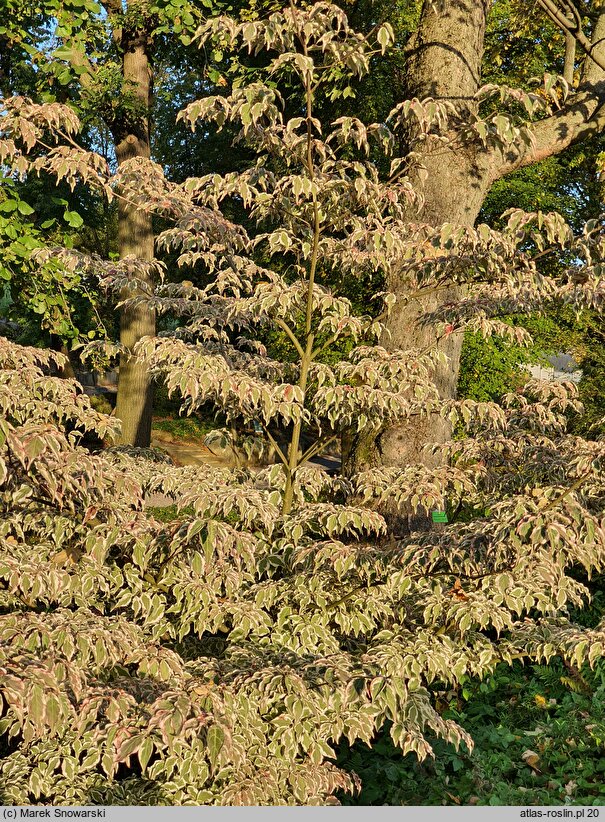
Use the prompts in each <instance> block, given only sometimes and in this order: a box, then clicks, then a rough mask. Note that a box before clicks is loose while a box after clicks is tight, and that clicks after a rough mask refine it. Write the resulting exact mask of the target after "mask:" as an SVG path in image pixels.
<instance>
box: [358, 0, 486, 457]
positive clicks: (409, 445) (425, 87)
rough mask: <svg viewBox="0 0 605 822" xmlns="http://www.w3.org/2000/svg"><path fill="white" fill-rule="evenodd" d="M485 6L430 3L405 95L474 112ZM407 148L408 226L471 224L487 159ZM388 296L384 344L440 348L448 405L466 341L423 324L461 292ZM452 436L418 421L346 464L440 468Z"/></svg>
mask: <svg viewBox="0 0 605 822" xmlns="http://www.w3.org/2000/svg"><path fill="white" fill-rule="evenodd" d="M487 7H488V2H487V0H442V2H439V0H437V2H435V0H425V3H424V6H423V8H422V13H421V17H420V23H419V27H418V30H417V31H416V33H415V35H414V37H413V38H412V40H411V42H410V44H409V45H408V49H407V50H408V54H407V58H408V59H407V66H406V68H407V75H406V84H407V88H406V90H405V91H406V96H407V97H408V98H409V99H411V98H413V97H417V98H419V99H421V100H422V99H424V98H426V97H432V98H434V99H437V100H447V101H450V102H451V103H453V105H455V106H456V108H457V110H458V111H459V112H460V114H461V115H462V116H464V114H465V112H470V111H473V110H474V108H475V103H474V101H473V97H474V95H475V93H476V91H477V89H478V88H479V86H480V79H481V60H482V57H483V40H484V35H485V23H486V14H487ZM453 142H454V141H452V143H453ZM408 148H409V149H410V150H412V151H415V152H416V153H417V154H418V155H419V162H420V163H421V165H422V166H424V169H426V179H425V180H424V182H420V178H418V179H417V180H416V187H417V188H418V189H419V190H420V192H421V193H422V196H423V206H422V208H421V210H420V212H419V213H415V214H410V222H423V223H427V224H429V225H431V226H434V227H437V226H441V225H443V223H457V224H463V225H469V226H470V225H473V223H474V222H475V220H476V218H477V215H478V214H479V210H480V209H481V206H482V204H483V200H484V198H485V196H486V194H487V192H488V190H489V186H490V185H491V177H490V167H489V164H488V162H487V156H486V155H485V154H484V153H481V152H479V151H477V150H476V149H473V148H469V149H467V150H465V149H464V148H463V149H462V150H461V148H460V145H453V144H452V145H444V143H443V142H440V141H437V140H435V141H430V140H429V141H420V140H416V139H415V136H414V134H410V135H409V137H408ZM389 289H390V290H391V291H392V292H394V293H395V294H396V295H397V303H396V305H395V308H394V310H393V313H392V315H391V317H390V319H389V321H388V323H387V328H388V331H389V335H387V336H385V339H384V341H383V344H384V345H385V347H387V348H390V349H428V348H431V347H433V346H436V345H438V346H439V348H440V349H441V350H442V351H443V352H444V353H445V354H446V356H447V358H448V364H447V366H446V367H443V368H440V369H439V371H438V373H436V374H435V375H434V378H435V382H436V384H437V386H438V388H439V392H440V394H441V396H442V397H443V398H444V399H448V398H452V397H454V396H455V393H456V384H457V380H458V368H459V362H460V351H461V347H462V335H460V334H452V335H450V336H449V337H447V338H445V339H443V340H440V341H438V339H437V332H436V329H435V328H434V326H431V325H426V324H423V323H422V318H423V316H424V315H426V314H427V312H431V311H434V310H435V309H437V308H438V307H439V306H440V305H442V304H444V303H447V302H452V301H453V300H455V299H456V297H457V296H458V290H457V288H456V287H455V286H452V287H451V289H446V290H441V291H439V292H438V293H436V294H433V295H431V296H427V297H425V298H422V299H418V298H414V299H408V298H407V294H409V293H410V290H413V289H410V286H409V284H408V283H407V282H406V280H405V279H404V278H403V277H402V276H401V275H400V274H398V273H395V274H393V275H392V277H391V281H390V282H389ZM449 435H450V426H449V424H448V423H447V422H446V421H445V420H443V419H441V418H440V417H436V416H431V417H427V418H424V419H420V420H419V419H418V418H415V419H414V421H413V423H410V424H407V425H401V426H399V427H397V428H391V429H388V430H386V431H384V432H383V433H382V434H381V435H380V436H379V437H377V438H376V439H373V438H371V439H372V440H373V442H372V443H370V441H369V440H368V439H366V440H365V441H362V440H360V439H359V438H358V439H357V440H356V441H355V442H345V443H343V445H344V449H343V450H344V451H345V454H344V458H345V464H346V465H347V469H348V471H355V470H358V469H359V468H361V467H363V466H364V465H368V464H370V465H372V464H374V465H376V464H383V465H398V466H404V465H406V464H410V463H418V462H421V463H424V464H428V465H435V464H438V463H439V462H440V459H439V455H436V456H430V455H429V454H428V453H425V452H424V451H423V446H424V445H426V444H427V443H433V442H444V441H445V440H447V439H448V438H449Z"/></svg>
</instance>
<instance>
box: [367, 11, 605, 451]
mask: <svg viewBox="0 0 605 822" xmlns="http://www.w3.org/2000/svg"><path fill="white" fill-rule="evenodd" d="M502 5H506V6H507V7H508V9H509V10H510V11H513V12H514V11H515V7H514V6H512V7H511V5H510V4H501V5H499V4H496V6H495V7H494V8H492V4H488V3H486V2H482V0H443V1H442V2H438V3H434V2H428V1H427V2H425V3H424V4H423V5H422V9H421V12H420V17H419V21H418V25H417V27H416V29H415V30H414V32H413V34H412V36H411V38H410V40H409V41H408V42H407V43H406V44H405V47H404V48H403V54H404V56H405V67H406V71H405V78H406V79H405V83H406V94H405V96H406V97H409V98H414V97H417V98H418V99H424V98H432V99H434V100H435V101H439V102H441V103H443V104H446V105H447V106H448V111H449V114H448V117H447V119H446V122H445V124H444V126H443V127H442V128H441V129H440V130H439V129H437V130H436V131H435V132H434V133H433V134H432V135H431V137H430V139H428V140H425V139H424V138H423V137H422V135H418V134H415V133H414V130H413V129H412V130H411V131H410V132H409V133H408V135H407V139H406V144H407V150H409V151H412V152H414V153H415V155H416V157H417V168H418V175H419V176H418V178H417V180H416V184H417V186H418V188H419V190H421V192H422V196H423V203H422V207H421V209H417V208H416V207H411V208H410V217H409V219H410V222H415V221H417V220H420V221H422V222H424V223H427V224H428V225H431V226H433V227H438V226H440V225H441V224H443V223H445V222H453V223H456V224H460V225H473V224H474V222H475V221H476V219H477V216H478V215H479V212H480V210H481V208H482V206H483V203H484V201H485V198H486V196H487V194H488V192H489V191H490V188H491V187H492V186H493V184H494V183H495V182H496V181H497V180H499V179H502V178H504V177H506V176H507V175H509V174H511V173H513V172H515V171H516V170H518V169H521V168H525V167H528V166H531V165H533V164H535V163H537V162H539V161H542V160H544V159H545V158H547V157H552V156H555V155H558V154H559V153H561V152H562V151H565V150H566V149H568V148H569V147H570V146H572V145H574V144H576V143H578V142H579V141H581V140H584V139H586V138H588V137H590V136H592V135H595V134H597V133H598V132H599V131H600V129H601V125H602V120H601V117H602V95H603V88H602V78H603V69H602V68H601V65H600V64H602V62H603V60H602V57H601V53H600V51H599V49H600V48H601V44H602V38H601V34H600V32H601V30H602V28H603V26H605V15H604V13H603V12H602V11H601V10H600V7H598V5H594V6H592V5H591V4H588V5H587V7H586V8H582V9H580V14H579V15H578V17H577V19H579V20H582V22H583V25H585V26H586V31H587V32H588V34H586V33H585V31H584V30H582V29H580V28H573V27H572V29H573V31H572V32H571V33H572V34H573V35H574V36H575V37H576V39H577V41H578V43H579V46H580V47H581V48H578V52H577V60H578V63H577V64H576V68H577V75H576V77H577V86H576V87H574V88H573V89H572V90H571V93H570V95H569V96H568V97H567V99H566V100H565V102H564V103H562V104H561V106H560V107H559V108H558V110H557V111H555V112H554V113H553V114H551V115H550V116H547V117H542V118H539V119H538V120H537V121H536V122H534V123H532V125H531V133H532V135H533V136H532V137H530V136H529V134H528V132H527V131H524V129H523V128H521V129H519V128H518V127H519V126H520V125H521V124H522V120H523V118H522V116H521V119H519V115H520V112H518V111H517V112H516V113H515V111H514V110H511V109H509V110H508V111H505V110H502V109H500V111H498V107H497V106H496V107H495V109H492V116H491V117H490V118H489V123H485V122H484V121H483V120H482V118H481V117H480V115H479V111H480V97H481V93H480V89H481V84H482V80H481V78H482V69H483V59H484V54H485V48H486V40H485V34H486V26H487V23H488V18H489V14H490V13H493V14H495V15H498V14H499V13H500V12H501V10H502ZM567 6H568V7H569V9H570V10H571V5H570V4H567ZM544 15H545V18H544V19H545V20H546V22H547V23H549V22H550V19H551V17H552V16H553V15H550V17H546V11H544ZM555 16H556V15H555ZM509 19H510V18H509ZM534 19H535V16H534ZM574 19H576V18H574ZM556 20H557V25H563V23H562V21H561V19H560V17H556ZM574 26H577V23H574ZM513 31H514V29H513ZM556 31H558V29H556ZM517 34H520V35H522V34H523V31H521V32H519V30H517ZM591 38H592V40H591ZM554 42H555V43H556V42H557V40H556V38H555V40H554ZM558 42H559V43H561V52H560V58H559V59H560V62H559V66H560V70H561V71H562V70H563V69H564V59H563V58H564V38H562V36H561V38H560V39H559V41H558ZM591 42H592V43H594V46H591V45H590V43H591ZM493 44H494V38H493V37H492V40H491V44H490V45H491V46H492V52H491V57H492V58H493V56H494V51H493ZM525 45H527V43H526V44H525ZM543 47H544V46H543V42H542V41H539V42H538V43H537V44H536V43H535V41H534V40H532V48H531V49H530V50H529V54H530V55H532V56H535V54H536V49H537V50H538V51H539V50H540V49H542V48H543ZM514 49H515V45H514V41H513V44H512V45H511V44H510V43H508V44H506V46H505V47H504V52H506V53H508V54H512V53H513V52H514ZM586 49H588V50H590V53H591V57H588V56H586ZM498 53H499V54H500V55H502V54H503V44H502V41H501V42H500V44H499V51H498ZM508 59H509V60H510V58H508ZM595 61H596V62H595ZM510 62H511V63H512V60H511V61H510ZM526 63H529V65H528V69H530V70H531V71H532V75H535V68H536V65H535V61H534V62H532V60H531V59H530V60H528V61H527V60H526ZM523 79H524V80H527V79H529V78H528V77H527V76H525V77H524V78H523ZM484 110H485V109H484ZM480 123H483V124H482V125H480ZM515 124H516V125H515ZM389 288H390V289H391V290H392V291H393V292H394V293H396V294H397V296H398V298H399V299H398V303H397V308H396V310H395V311H394V312H393V314H392V316H391V318H390V319H389V321H388V330H389V332H390V337H389V338H388V340H386V339H385V345H387V346H389V347H391V346H392V347H395V348H399V347H402V348H406V347H408V346H411V345H417V346H420V347H423V346H425V345H432V344H433V343H434V342H435V340H436V338H437V334H438V332H437V331H436V330H435V328H434V327H432V326H431V324H430V323H426V322H424V321H422V322H421V321H420V320H421V319H422V318H423V317H425V315H426V314H427V313H431V312H433V311H435V310H436V309H438V308H439V306H442V305H445V304H447V302H448V301H451V300H455V299H456V297H457V294H458V292H457V290H456V287H455V283H453V282H451V281H450V282H447V281H445V282H443V283H441V285H440V288H439V290H438V291H436V292H433V293H431V294H430V295H429V294H427V295H426V296H425V297H420V298H419V297H415V298H414V299H410V298H409V291H410V289H409V284H408V283H406V282H405V278H403V277H402V276H400V275H399V274H396V273H394V274H393V275H392V278H391V281H390V283H389ZM461 344H462V340H461V338H460V337H459V336H458V335H450V336H448V337H447V338H443V339H442V340H441V341H440V347H441V348H442V350H443V351H444V353H446V354H447V357H448V363H449V364H448V365H447V366H446V367H444V368H442V369H441V370H440V371H439V373H438V374H437V375H436V378H437V380H438V383H439V385H440V390H441V392H442V395H443V396H444V397H452V396H454V395H455V390H456V383H457V376H458V367H459V366H458V364H459V356H460V348H461ZM447 436H448V432H447V425H445V424H444V423H439V421H437V420H427V421H426V422H425V423H424V424H422V425H414V426H413V427H411V428H410V429H401V430H397V429H392V430H389V431H387V432H385V433H383V435H382V436H381V437H379V438H378V440H377V441H376V446H377V447H376V451H375V453H374V456H373V457H371V458H370V459H371V460H374V461H384V462H385V464H393V465H397V464H399V465H400V464H405V463H406V462H407V461H408V460H411V461H415V460H416V459H417V458H418V457H419V454H420V452H421V449H422V446H423V445H424V444H426V443H427V442H431V441H435V440H442V441H443V440H445V439H447ZM366 445H367V443H366ZM367 458H368V456H367V453H366V454H365V455H364V459H367Z"/></svg>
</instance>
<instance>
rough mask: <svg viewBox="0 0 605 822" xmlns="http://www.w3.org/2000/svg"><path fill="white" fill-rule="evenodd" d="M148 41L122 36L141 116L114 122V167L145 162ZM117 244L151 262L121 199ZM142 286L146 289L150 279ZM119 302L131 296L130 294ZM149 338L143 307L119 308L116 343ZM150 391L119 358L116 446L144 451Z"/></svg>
mask: <svg viewBox="0 0 605 822" xmlns="http://www.w3.org/2000/svg"><path fill="white" fill-rule="evenodd" d="M149 45H150V43H149V38H148V36H147V35H146V34H145V33H144V32H140V31H138V32H123V33H122V37H121V46H122V49H123V71H124V80H125V88H126V89H127V90H128V92H129V93H130V94H132V95H133V97H134V98H135V99H136V101H137V102H138V103H139V104H140V106H141V109H142V113H139V114H138V115H137V114H135V116H134V117H133V116H132V114H131V115H130V117H129V119H128V121H121V122H116V123H114V124H113V127H112V131H113V136H114V140H115V148H116V158H117V161H118V165H121V164H122V163H124V162H125V161H126V160H130V159H132V158H134V157H143V158H146V159H149V158H150V156H151V146H150V137H149V108H150V104H151V68H150V62H149ZM118 242H119V251H120V258H124V257H127V256H129V255H134V256H135V257H138V258H139V259H142V260H152V259H153V257H154V238H153V228H152V221H151V216H150V215H148V214H145V213H143V212H142V211H137V210H136V208H134V207H133V206H130V205H128V203H126V202H124V201H123V200H119V202H118ZM147 284H148V285H150V286H151V285H152V282H151V275H150V276H149V282H148V283H147ZM122 296H123V298H124V297H127V296H133V294H132V292H130V293H129V294H123V295H122ZM154 334H155V314H154V312H153V311H151V310H149V309H148V308H147V307H145V306H144V305H140V306H137V307H134V308H123V309H122V312H121V315H120V342H121V343H122V345H123V346H125V348H126V350H127V352H132V349H133V348H134V346H135V344H136V343H137V342H138V341H139V340H140V339H141V337H144V336H148V335H151V336H153V335H154ZM152 402H153V392H152V385H151V381H150V378H149V373H148V369H147V367H146V365H145V364H144V363H143V362H141V361H140V360H138V359H137V358H136V357H134V355H132V354H131V353H125V354H123V355H122V357H121V358H120V374H119V380H118V395H117V403H116V417H117V418H118V419H119V420H121V422H122V433H121V438H120V441H121V442H123V443H127V444H130V445H136V446H140V447H147V446H148V445H149V442H150V439H151V414H152Z"/></svg>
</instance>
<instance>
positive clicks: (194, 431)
mask: <svg viewBox="0 0 605 822" xmlns="http://www.w3.org/2000/svg"><path fill="white" fill-rule="evenodd" d="M218 427H219V425H218V423H217V422H216V421H215V420H212V419H200V418H199V417H172V418H168V419H157V418H156V419H154V421H153V425H152V429H154V430H156V431H166V432H167V433H168V434H171V435H172V437H173V438H174V439H182V440H203V439H204V437H205V436H206V434H208V433H209V432H210V431H213V430H214V429H215V428H218Z"/></svg>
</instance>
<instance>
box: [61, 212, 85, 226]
mask: <svg viewBox="0 0 605 822" xmlns="http://www.w3.org/2000/svg"><path fill="white" fill-rule="evenodd" d="M63 219H64V220H65V222H66V223H67V224H68V225H70V226H71V227H72V228H80V227H81V226H83V225H84V220H83V219H82V217H80V215H79V214H78V212H77V211H68V210H67V209H66V210H65V211H64V212H63Z"/></svg>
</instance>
